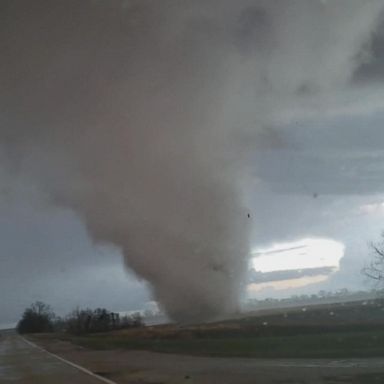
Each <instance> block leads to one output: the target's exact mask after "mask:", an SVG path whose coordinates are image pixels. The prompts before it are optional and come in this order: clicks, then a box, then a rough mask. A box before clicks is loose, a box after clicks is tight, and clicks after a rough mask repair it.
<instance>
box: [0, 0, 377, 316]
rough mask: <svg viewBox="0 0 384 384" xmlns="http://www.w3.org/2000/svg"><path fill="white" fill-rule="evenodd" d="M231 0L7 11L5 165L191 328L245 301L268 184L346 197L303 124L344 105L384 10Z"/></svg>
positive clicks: (20, 4)
mask: <svg viewBox="0 0 384 384" xmlns="http://www.w3.org/2000/svg"><path fill="white" fill-rule="evenodd" d="M218 4H219V2H218V1H194V2H182V3H180V2H176V1H162V2H158V1H132V2H124V3H122V2H120V1H117V0H116V1H109V2H106V1H82V2H79V1H68V2H61V1H34V2H33V3H32V2H29V1H5V2H3V3H2V4H1V7H2V12H1V17H2V22H1V29H0V37H1V41H0V46H1V49H2V56H3V57H4V59H3V60H1V62H0V85H1V91H0V121H1V126H0V139H1V145H2V156H3V157H4V159H5V161H4V167H5V168H6V169H7V171H8V172H10V173H11V174H13V175H15V177H16V178H20V179H24V180H29V181H33V182H34V183H36V184H37V185H38V190H39V191H40V192H41V193H42V194H43V195H44V196H45V197H46V200H45V204H47V201H49V202H51V203H54V204H57V205H60V206H62V207H65V208H69V209H72V210H74V211H75V212H76V214H77V215H78V217H79V218H80V219H81V220H82V221H83V222H84V224H85V226H86V228H87V230H88V233H89V235H90V236H91V237H92V239H93V240H94V241H95V242H96V243H100V242H101V243H109V244H114V245H115V246H116V247H117V248H118V249H119V250H120V251H121V252H122V254H123V256H124V260H125V262H126V264H127V266H128V267H129V268H131V269H133V270H134V271H135V272H136V273H137V274H138V275H139V276H141V277H143V278H144V279H145V280H147V281H148V282H149V284H150V285H151V288H152V290H153V294H154V296H155V298H156V299H158V300H159V301H160V302H161V304H162V305H163V306H164V307H165V308H166V310H167V311H168V313H169V314H170V315H171V316H173V317H174V318H176V319H180V320H187V321H191V320H193V319H205V318H213V317H215V316H220V315H223V314H228V313H231V312H233V311H235V310H236V309H237V307H238V299H239V297H240V295H241V292H242V288H243V285H244V282H245V280H246V274H245V272H246V264H247V253H248V247H249V241H250V238H249V232H250V230H251V227H252V226H253V227H257V226H258V225H260V226H262V225H263V223H262V222H260V223H259V222H258V220H259V215H258V212H256V213H255V214H253V213H252V215H250V216H249V217H248V215H247V213H248V209H245V205H250V201H251V200H252V197H253V196H250V195H251V193H250V187H249V185H250V184H252V183H253V182H254V180H253V179H254V177H253V176H254V175H255V176H256V180H261V181H262V182H264V183H265V184H266V185H267V188H272V189H273V190H279V189H282V190H283V191H289V190H290V189H292V190H293V191H295V192H297V190H296V189H295V188H294V185H295V181H296V182H297V181H298V180H300V181H301V182H302V184H303V185H304V184H306V185H308V190H310V191H312V190H313V188H312V187H314V186H316V187H319V191H318V192H317V191H313V192H310V193H311V194H312V193H315V192H317V193H326V191H327V189H326V188H329V189H330V190H332V191H333V190H335V189H337V188H340V187H339V184H340V183H339V180H338V176H339V173H338V172H336V173H335V174H331V175H330V176H329V178H328V179H325V177H326V176H327V175H325V172H324V168H327V167H328V166H330V167H332V166H334V165H335V163H334V162H330V163H327V160H326V159H325V157H324V156H323V157H321V156H320V154H319V158H320V160H319V162H318V160H317V159H318V155H317V154H316V153H313V154H311V155H307V154H305V153H302V152H300V146H301V145H302V144H303V143H300V142H299V141H298V140H296V138H295V136H294V132H293V135H291V132H290V131H291V127H290V123H291V120H292V116H296V115H299V117H300V116H304V115H305V116H306V115H312V114H313V113H314V111H316V110H317V109H320V110H321V111H322V113H323V111H325V112H324V113H325V114H331V113H333V111H335V110H338V108H340V107H342V106H343V102H342V100H343V98H342V97H339V95H340V94H342V95H345V94H348V90H349V89H348V86H349V83H350V79H351V76H352V74H353V73H354V71H355V69H356V67H358V66H359V65H360V63H361V60H362V58H360V57H359V55H358V53H359V52H360V51H361V49H362V47H364V46H366V45H367V44H368V43H369V41H370V38H371V34H372V31H373V30H374V29H375V27H376V23H377V20H378V14H379V11H380V10H381V9H382V7H383V4H382V2H381V1H375V0H372V1H367V2H364V4H362V3H361V2H360V1H351V0H349V1H339V2H322V1H315V0H311V1H308V0H305V1H304V0H301V1H266V0H264V1H263V0H259V1H256V0H255V1H249V0H242V1H238V2H233V1H221V2H220V4H219V5H218ZM333 98H335V100H336V101H335V102H334V103H333V102H330V101H329V100H331V99H332V100H333ZM339 104H341V105H339ZM281 121H284V124H283V125H284V126H285V128H284V132H279V131H278V128H276V127H279V124H281ZM253 143H255V144H254V145H253ZM257 143H259V144H257ZM304 144H305V143H304ZM265 147H268V148H269V149H270V152H268V151H264V150H263V148H265ZM292 148H293V149H292ZM253 149H255V150H256V154H252V152H253ZM295 151H297V153H295ZM262 152H263V153H262ZM260 153H262V154H261V155H260ZM341 158H342V161H344V160H345V158H344V157H343V156H342V157H341ZM336 161H337V160H336ZM289 163H291V166H289ZM305 163H307V164H308V165H312V166H313V171H314V172H317V173H319V180H316V177H311V175H310V172H311V170H310V168H309V167H306V166H305ZM281 167H282V168H281ZM364 170H365V168H364ZM322 172H323V173H322ZM316 182H317V183H320V184H316ZM338 183H339V184H338ZM331 184H334V185H336V186H335V187H332V185H331ZM328 185H329V186H328ZM320 187H322V188H320ZM261 199H262V198H261ZM270 201H271V200H269V202H270ZM298 208H299V211H300V210H301V209H300V208H301V207H298ZM256 223H257V224H256ZM277 232H278V229H276V228H275V229H273V228H272V232H270V233H269V235H270V236H271V234H272V233H277Z"/></svg>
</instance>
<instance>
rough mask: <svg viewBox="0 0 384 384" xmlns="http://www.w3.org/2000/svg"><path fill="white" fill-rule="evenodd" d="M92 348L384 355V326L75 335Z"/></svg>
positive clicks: (243, 354)
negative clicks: (205, 334) (214, 334)
mask: <svg viewBox="0 0 384 384" xmlns="http://www.w3.org/2000/svg"><path fill="white" fill-rule="evenodd" d="M70 340H71V341H72V342H74V343H75V344H79V345H81V346H84V347H87V348H91V349H116V348H117V349H119V348H123V349H136V350H150V351H155V352H164V353H182V354H190V355H206V356H230V357H265V358H267V357H286V358H295V357H297V358H317V357H318V358H320V357H323V358H325V357H329V358H343V357H373V356H384V330H383V331H380V332H378V331H374V332H368V331H366V332H339V333H325V334H312V335H311V334H306V335H295V336H275V337H273V336H269V337H224V338H200V339H135V338H129V337H125V336H124V335H120V336H119V335H111V336H108V335H106V334H104V335H88V336H82V337H71V338H70Z"/></svg>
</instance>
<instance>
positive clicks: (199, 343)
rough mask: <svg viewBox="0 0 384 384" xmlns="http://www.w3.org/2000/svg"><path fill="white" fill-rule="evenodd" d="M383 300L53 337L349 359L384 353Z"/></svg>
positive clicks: (187, 350) (173, 349) (175, 349)
mask: <svg viewBox="0 0 384 384" xmlns="http://www.w3.org/2000/svg"><path fill="white" fill-rule="evenodd" d="M383 309H384V300H382V299H380V300H376V301H373V302H372V303H370V304H367V305H365V304H364V305H362V304H361V303H359V302H357V303H349V304H332V305H323V306H318V307H312V308H307V309H306V310H305V311H303V309H302V308H296V309H291V310H281V311H279V310H277V311H276V312H275V313H274V314H269V315H255V316H249V317H246V318H241V319H234V320H228V321H222V322H219V323H211V324H200V325H194V326H183V327H180V326H175V325H168V326H155V327H148V328H137V329H131V330H123V331H113V332H107V333H99V334H88V335H83V336H73V335H69V334H61V335H57V334H56V335H55V334H53V335H41V336H38V338H40V339H41V340H43V338H56V339H57V338H59V339H64V340H68V341H71V342H73V343H75V344H78V345H81V346H84V347H87V348H91V349H120V348H121V349H134V350H149V351H155V352H164V353H180V354H189V355H204V356H228V357H260V358H273V357H285V358H349V357H374V356H384V310H383Z"/></svg>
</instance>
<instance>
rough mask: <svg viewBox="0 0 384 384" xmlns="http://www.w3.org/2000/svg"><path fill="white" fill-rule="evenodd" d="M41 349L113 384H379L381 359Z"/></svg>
mask: <svg viewBox="0 0 384 384" xmlns="http://www.w3.org/2000/svg"><path fill="white" fill-rule="evenodd" d="M32 340H33V341H35V342H37V343H38V344H39V345H41V346H42V347H43V348H46V349H47V350H49V351H50V352H52V353H55V354H58V355H60V356H62V357H64V358H65V359H68V360H70V361H73V362H75V363H77V364H79V365H81V366H84V367H86V368H88V369H90V370H91V371H93V372H95V373H97V374H99V375H101V376H104V377H106V378H108V379H110V380H113V381H115V382H117V383H121V384H122V383H127V384H128V383H129V384H176V383H177V384H179V383H191V384H192V383H193V384H208V383H209V384H212V383H221V384H235V383H236V384H251V383H252V384H267V383H268V384H316V383H326V384H341V383H359V384H376V383H377V384H379V383H380V384H382V383H384V359H383V358H371V359H348V360H331V359H250V358H216V357H215V358H214V357H197V356H186V355H175V354H162V353H154V352H147V351H130V350H108V351H106V350H103V351H100V350H88V349H85V348H83V347H79V346H75V345H73V344H71V343H69V342H65V341H59V340H37V339H36V338H33V339H32Z"/></svg>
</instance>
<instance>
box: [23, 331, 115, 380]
mask: <svg viewBox="0 0 384 384" xmlns="http://www.w3.org/2000/svg"><path fill="white" fill-rule="evenodd" d="M19 337H20V338H21V339H22V340H24V342H26V343H27V344H29V345H30V346H32V347H34V348H36V349H38V350H40V351H42V352H45V353H46V354H48V355H50V356H52V357H54V358H56V359H58V360H60V361H62V362H63V363H65V364H68V365H70V366H71V367H74V368H76V369H78V370H79V371H81V372H84V373H86V374H87V375H90V376H92V377H94V378H96V379H98V380H100V381H103V382H104V383H107V384H117V383H116V382H115V381H112V380H109V379H106V378H105V377H103V376H100V375H97V374H96V373H93V372H92V371H90V370H89V369H87V368H84V367H82V366H80V365H77V364H75V363H72V361H69V360H66V359H64V358H62V357H60V356H58V355H56V354H54V353H52V352H49V351H47V350H46V349H44V348H41V347H40V346H38V345H37V344H35V343H32V342H31V341H29V340H27V339H26V338H25V337H23V336H20V335H19Z"/></svg>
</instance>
